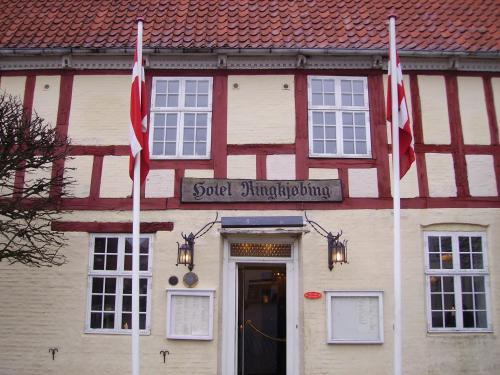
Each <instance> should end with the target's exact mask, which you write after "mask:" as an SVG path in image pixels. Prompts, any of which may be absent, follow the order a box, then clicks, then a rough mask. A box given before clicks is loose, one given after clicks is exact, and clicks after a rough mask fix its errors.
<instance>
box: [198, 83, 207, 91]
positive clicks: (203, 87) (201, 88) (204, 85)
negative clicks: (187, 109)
mask: <svg viewBox="0 0 500 375" xmlns="http://www.w3.org/2000/svg"><path fill="white" fill-rule="evenodd" d="M198 92H199V93H200V94H208V81H198Z"/></svg>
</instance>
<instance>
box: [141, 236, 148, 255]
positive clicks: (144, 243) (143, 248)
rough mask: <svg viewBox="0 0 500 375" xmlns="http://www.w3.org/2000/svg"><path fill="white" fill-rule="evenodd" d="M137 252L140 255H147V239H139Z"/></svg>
mask: <svg viewBox="0 0 500 375" xmlns="http://www.w3.org/2000/svg"><path fill="white" fill-rule="evenodd" d="M139 252H140V253H141V254H148V253H149V239H148V238H141V239H140V241H139Z"/></svg>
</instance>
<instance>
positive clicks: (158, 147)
mask: <svg viewBox="0 0 500 375" xmlns="http://www.w3.org/2000/svg"><path fill="white" fill-rule="evenodd" d="M153 155H163V143H160V142H153Z"/></svg>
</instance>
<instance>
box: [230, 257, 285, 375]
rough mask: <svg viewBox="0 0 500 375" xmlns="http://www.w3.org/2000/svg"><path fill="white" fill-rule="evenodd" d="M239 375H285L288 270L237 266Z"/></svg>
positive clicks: (278, 267)
mask: <svg viewBox="0 0 500 375" xmlns="http://www.w3.org/2000/svg"><path fill="white" fill-rule="evenodd" d="M238 331H239V334H238V375H271V374H273V375H286V266H285V265H280V264H259V265H242V264H240V265H238Z"/></svg>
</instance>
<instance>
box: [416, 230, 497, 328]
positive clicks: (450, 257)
mask: <svg viewBox="0 0 500 375" xmlns="http://www.w3.org/2000/svg"><path fill="white" fill-rule="evenodd" d="M424 236H425V247H426V257H425V260H426V262H425V263H426V272H425V273H426V284H427V311H428V326H429V330H430V331H488V330H491V323H490V317H489V312H488V309H489V307H488V305H489V302H488V301H489V293H490V292H489V273H488V264H487V258H486V236H485V235H484V233H469V232H427V233H425V234H424Z"/></svg>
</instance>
